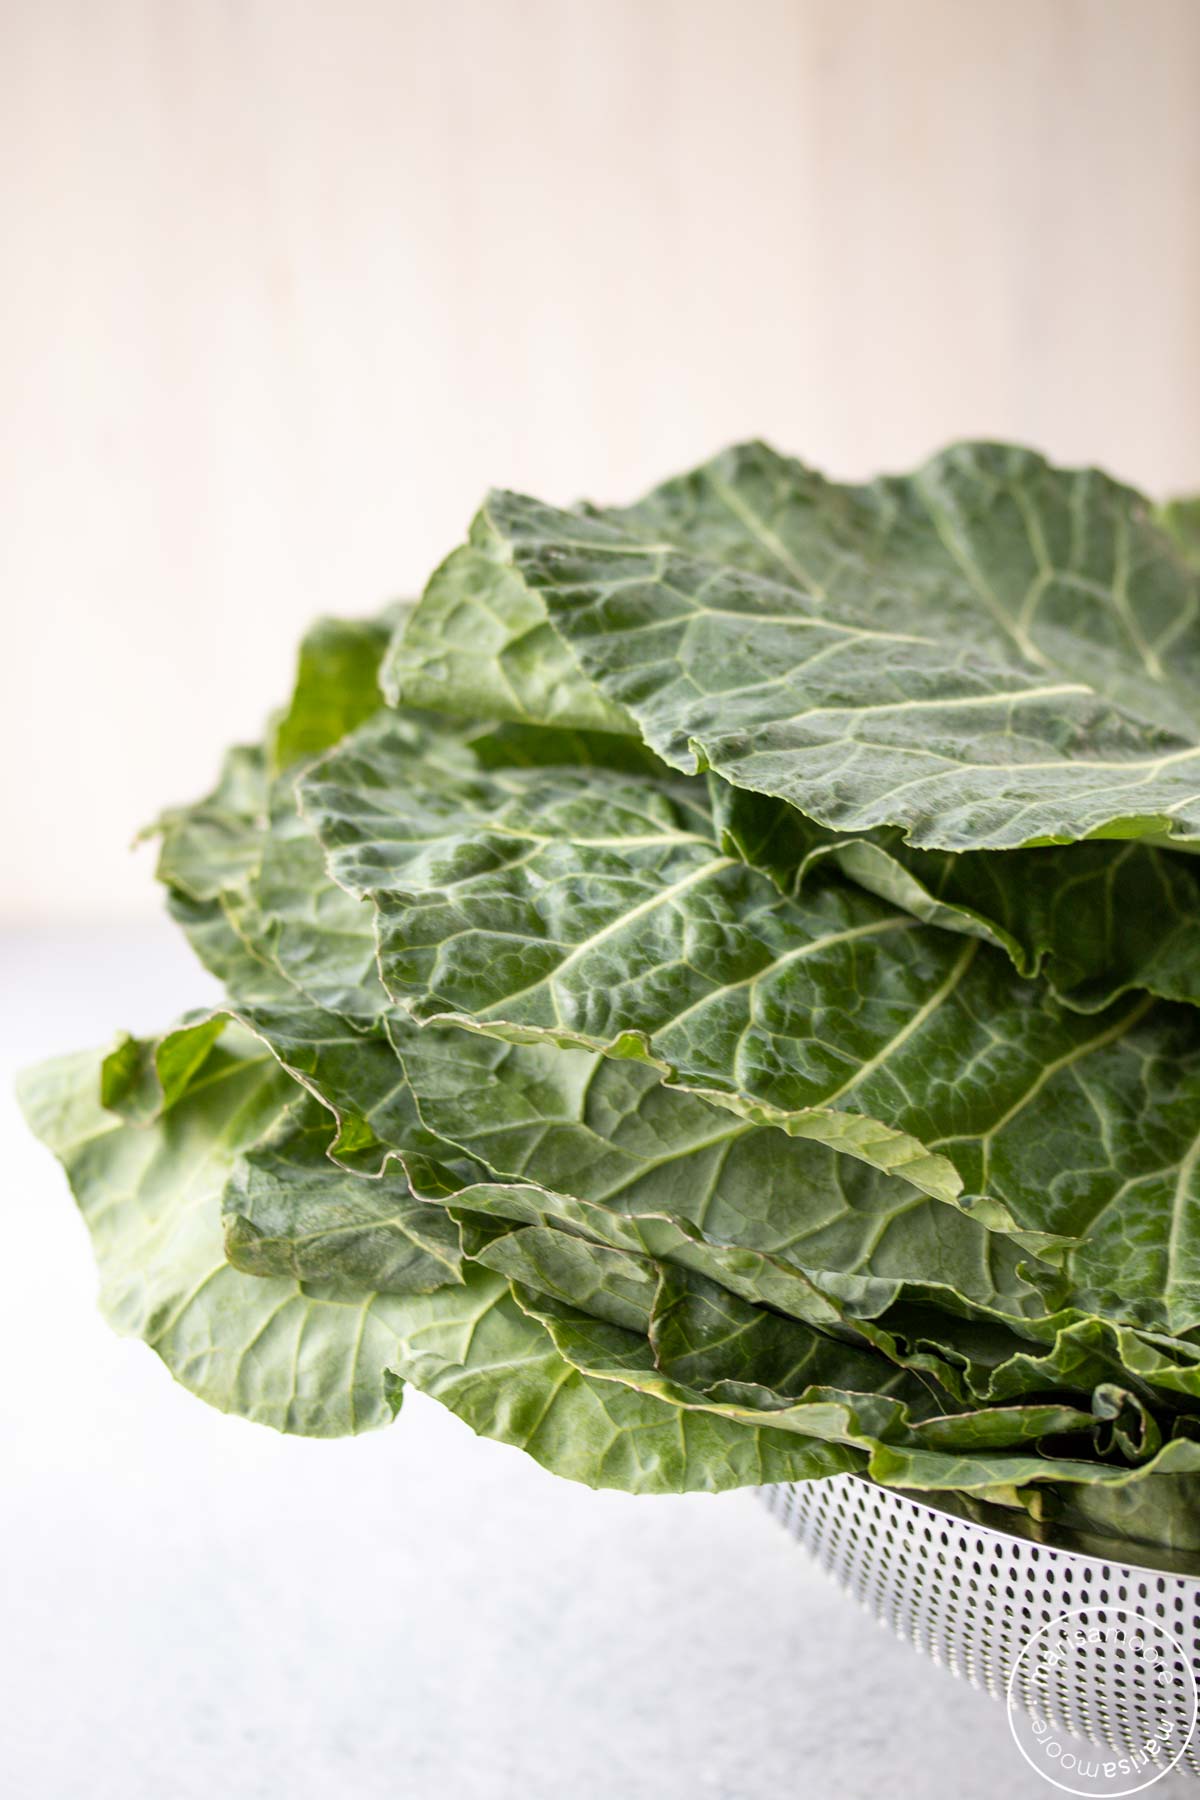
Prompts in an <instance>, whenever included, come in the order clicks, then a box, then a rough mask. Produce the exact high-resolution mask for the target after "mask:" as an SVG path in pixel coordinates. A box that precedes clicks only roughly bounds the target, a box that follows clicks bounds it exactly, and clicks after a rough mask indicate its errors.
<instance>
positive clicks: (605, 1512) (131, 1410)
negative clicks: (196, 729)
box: [0, 927, 1194, 1800]
mask: <svg viewBox="0 0 1200 1800" xmlns="http://www.w3.org/2000/svg"><path fill="white" fill-rule="evenodd" d="M0 982H2V983H3V991H4V994H5V998H6V1004H5V1009H4V1038H3V1044H2V1046H0V1049H2V1052H3V1065H4V1066H3V1092H2V1095H0V1107H2V1109H3V1125H2V1130H3V1139H4V1141H3V1152H2V1154H3V1170H4V1183H3V1186H4V1241H5V1246H6V1260H7V1263H8V1268H9V1271H10V1273H9V1278H8V1280H7V1282H6V1284H5V1304H4V1307H3V1309H2V1311H0V1352H2V1354H3V1360H4V1367H5V1370H6V1372H7V1379H6V1381H5V1382H4V1384H3V1390H2V1392H0V1431H2V1433H3V1442H4V1445H5V1452H6V1454H5V1461H6V1463H7V1465H8V1466H7V1468H6V1471H5V1476H4V1482H3V1487H2V1490H0V1618H2V1619H3V1627H4V1628H3V1632H2V1633H0V1695H2V1696H3V1712H4V1726H3V1730H2V1731H0V1792H4V1793H6V1794H12V1795H19V1796H21V1800H26V1797H29V1800H211V1797H213V1796H220V1800H259V1797H263V1800H265V1797H267V1796H271V1797H274V1796H276V1795H285V1794H286V1795H287V1796H288V1800H326V1797H327V1796H331V1795H334V1794H337V1795H339V1796H340V1795H346V1796H350V1797H352V1800H398V1797H400V1796H403V1800H510V1797H512V1800H517V1797H518V1796H520V1797H521V1800H540V1797H541V1796H547V1797H549V1796H551V1795H554V1796H558V1795H561V1794H564V1793H566V1794H569V1795H571V1796H572V1800H617V1797H620V1800H650V1797H651V1796H653V1797H654V1800H675V1797H676V1796H679V1797H680V1800H683V1797H685V1796H686V1797H688V1800H690V1797H692V1796H705V1797H707V1796H712V1797H714V1800H749V1797H750V1796H759V1795H772V1796H778V1797H780V1800H783V1797H785V1796H788V1795H792V1794H796V1795H799V1794H802V1793H803V1794H812V1795H814V1796H818V1797H819V1800H825V1797H827V1796H828V1797H831V1800H860V1797H861V1800H866V1797H867V1796H871V1797H872V1800H874V1797H875V1796H877V1795H879V1794H881V1793H884V1792H893V1791H896V1789H897V1788H900V1789H902V1791H903V1793H904V1794H905V1796H906V1800H950V1797H951V1796H953V1797H954V1800H999V1797H1000V1796H1005V1797H1007V1796H1025V1795H1038V1794H1041V1795H1046V1794H1051V1793H1053V1792H1054V1790H1053V1789H1052V1788H1049V1787H1048V1786H1046V1785H1045V1784H1044V1783H1042V1782H1041V1781H1039V1780H1038V1779H1037V1778H1036V1777H1035V1776H1034V1775H1032V1774H1031V1773H1030V1772H1029V1771H1028V1770H1027V1769H1026V1768H1025V1767H1024V1765H1023V1764H1022V1763H1021V1761H1020V1759H1019V1757H1018V1754H1017V1751H1016V1749H1015V1748H1014V1746H1013V1745H1012V1743H1011V1742H1010V1740H1009V1737H1008V1733H1007V1728H1006V1725H1005V1721H1004V1716H1003V1714H1002V1712H1001V1710H1000V1708H999V1707H998V1706H996V1705H994V1704H993V1703H992V1702H990V1701H988V1700H986V1699H984V1698H983V1697H982V1696H980V1695H977V1694H975V1693H973V1692H972V1691H971V1690H970V1689H968V1688H965V1687H960V1686H959V1685H958V1684H956V1683H954V1682H953V1681H951V1680H950V1678H949V1677H947V1676H946V1675H944V1674H943V1673H942V1672H941V1671H940V1670H937V1669H935V1668H932V1667H931V1666H929V1665H928V1664H926V1663H924V1662H922V1661H921V1660H920V1659H919V1658H918V1657H917V1656H916V1655H915V1654H914V1653H913V1652H912V1651H910V1650H908V1649H907V1648H906V1647H905V1646H903V1645H901V1644H899V1643H897V1642H895V1641H893V1640H892V1639H891V1638H890V1637H888V1636H886V1635H885V1634H884V1633H882V1632H881V1631H879V1630H878V1629H877V1628H876V1627H875V1626H874V1625H872V1624H871V1623H870V1622H869V1621H868V1620H867V1618H866V1617H865V1615H863V1614H862V1613H861V1612H859V1611H858V1609H857V1608H856V1607H855V1606H854V1605H853V1604H851V1603H850V1602H849V1601H847V1600H846V1599H845V1598H844V1597H843V1596H842V1595H841V1594H840V1593H838V1592H837V1591H836V1590H835V1589H834V1588H833V1587H831V1586H830V1585H829V1584H828V1583H827V1581H826V1579H825V1578H824V1577H823V1576H822V1575H820V1574H819V1573H818V1571H817V1570H816V1569H815V1567H814V1566H813V1565H811V1564H810V1563H809V1561H808V1560H807V1558H806V1556H805V1555H804V1553H803V1552H802V1551H800V1550H798V1549H797V1548H796V1547H795V1546H794V1545H793V1544H792V1543H791V1542H790V1540H789V1539H788V1538H787V1537H786V1536H785V1535H784V1533H783V1532H782V1531H781V1530H780V1528H779V1527H778V1525H776V1524H775V1522H774V1521H773V1520H771V1519H770V1518H768V1517H767V1516H766V1514H765V1513H764V1512H763V1511H762V1510H761V1509H760V1508H759V1507H758V1506H757V1505H756V1504H755V1503H754V1501H753V1500H752V1499H751V1498H750V1497H749V1496H748V1495H743V1494H732V1495H727V1496H724V1497H722V1498H719V1499H708V1498H706V1497H702V1496H695V1497H691V1498H687V1499H679V1500H635V1499H631V1498H629V1497H627V1496H624V1495H617V1494H592V1493H589V1492H588V1491H587V1490H585V1489H582V1488H576V1487H573V1486H571V1485H570V1484H568V1483H565V1482H558V1481H555V1480H553V1479H552V1478H551V1477H549V1476H548V1475H545V1474H544V1473H543V1472H542V1471H541V1470H540V1469H538V1468H536V1467H535V1466H534V1465H533V1464H532V1463H530V1462H529V1461H528V1460H527V1459H526V1458H525V1457H523V1456H520V1455H518V1454H517V1453H516V1452H514V1451H512V1450H510V1449H506V1448H504V1447H503V1446H500V1445H496V1444H492V1443H487V1442H483V1441H481V1440H477V1439H475V1438H473V1437H472V1436H471V1434H470V1432H469V1431H467V1430H466V1428H465V1427H464V1426H462V1425H461V1424H460V1423H459V1422H458V1421H457V1420H455V1419H453V1418H451V1417H450V1416H449V1415H448V1414H446V1413H444V1412H443V1411H442V1410H441V1408H439V1407H437V1406H434V1405H432V1404H431V1403H429V1402H426V1401H424V1400H422V1398H421V1397H420V1396H419V1395H417V1396H411V1397H410V1399H409V1401H408V1403H407V1404H406V1406H405V1410H404V1412H403V1414H402V1415H401V1418H400V1420H399V1421H398V1423H397V1424H396V1426H395V1427H394V1429H393V1430H391V1431H389V1432H384V1433H380V1434H378V1435H376V1436H374V1437H370V1438H364V1439H360V1440H357V1441H355V1442H343V1443H334V1444H310V1443H303V1442H300V1441H296V1440H289V1439H284V1438H279V1437H276V1436H274V1435H273V1434H271V1433H268V1432H265V1431H261V1430H259V1429H256V1428H255V1427H252V1426H249V1425H246V1424H244V1423H242V1422H240V1421H238V1420H233V1419H225V1418H222V1417H220V1416H219V1415H217V1414H215V1413H213V1412H210V1411H209V1410H208V1409H207V1408H205V1407H203V1406H201V1405H200V1404H199V1403H198V1402H197V1401H195V1400H193V1399H191V1398H190V1397H189V1396H188V1395H186V1394H185V1393H183V1392H182V1391H181V1390H178V1389H176V1388H175V1387H174V1386H173V1385H172V1383H171V1381H170V1378H169V1377H168V1376H167V1374H166V1372H165V1371H164V1370H163V1368H162V1367H161V1366H160V1365H159V1364H158V1362H157V1361H156V1360H155V1358H154V1357H153V1356H152V1355H151V1354H150V1353H149V1352H148V1351H147V1350H146V1349H145V1348H144V1347H143V1346H141V1345H139V1344H134V1343H125V1342H122V1341H119V1340H117V1339H115V1338H113V1337H111V1336H110V1334H109V1333H108V1331H107V1330H106V1328H105V1327H104V1326H103V1325H102V1324H101V1322H100V1320H99V1318H98V1317H97V1315H96V1312H95V1307H94V1292H95V1280H94V1275H93V1272H92V1267H91V1260H90V1254H89V1251H88V1247H87V1243H86V1239H85V1234H84V1232H83V1229H82V1227H81V1226H80V1225H79V1224H78V1222H77V1220H76V1219H75V1218H74V1216H73V1209H72V1208H71V1206H70V1203H69V1201H68V1198H67V1195H66V1191H65V1187H64V1184H63V1182H62V1180H61V1178H60V1176H59V1174H58V1171H57V1169H56V1168H55V1166H54V1165H53V1164H52V1163H51V1162H50V1160H49V1158H48V1157H47V1156H46V1155H45V1153H44V1152H42V1151H41V1150H40V1148H39V1147H38V1146H36V1145H35V1144H33V1143H32V1141H30V1140H28V1139H27V1138H26V1136H25V1134H24V1132H23V1129H22V1128H21V1126H20V1124H19V1122H18V1120H17V1118H16V1114H15V1108H14V1106H13V1103H12V1099H11V1074H12V1071H13V1069H15V1068H16V1067H17V1066H18V1065H19V1064H20V1063H21V1062H23V1061H27V1060H30V1059H31V1058H33V1057H36V1056H39V1055H42V1054H46V1053H49V1052H51V1051H53V1050H56V1049H64V1048H72V1047H76V1046H79V1045H83V1044H86V1043H89V1042H97V1041H103V1040H105V1039H106V1038H107V1037H108V1036H109V1035H110V1033H111V1031H112V1029H113V1028H114V1027H115V1026H117V1025H118V1024H125V1025H128V1026H131V1027H133V1028H135V1029H136V1028H142V1029H146V1028H151V1027H153V1026H154V1025H155V1024H158V1023H161V1022H164V1021H165V1020H166V1019H167V1018H169V1017H170V1016H171V1015H172V1014H173V1013H174V1012H175V1011H176V1010H179V1009H181V1008H182V1007H183V1006H185V1005H188V1004H192V1003H195V1002H198V1001H200V1000H202V999H203V998H204V996H205V993H206V991H207V990H206V986H205V983H204V980H203V978H202V977H201V976H199V975H198V974H196V973H194V971H193V969H192V966H191V963H190V958H189V956H188V953H187V952H186V950H185V949H184V948H183V947H182V946H181V945H176V943H175V941H174V939H173V938H172V937H171V935H170V934H169V933H168V931H167V929H166V928H165V927H163V928H161V929H158V930H146V929H143V930H141V931H140V932H137V933H133V932H129V931H119V930H118V931H113V930H110V931H107V932H97V933H93V934H90V935H87V934H83V933H78V934H74V935H72V934H69V933H61V932H60V933H58V934H56V935H54V936H53V937H51V936H38V935H36V934H27V935H24V936H10V937H8V938H7V939H5V940H3V945H2V953H0ZM1154 1791H1155V1793H1156V1794H1157V1795H1160V1796H1162V1797H1163V1800H1167V1796H1168V1795H1182V1794H1187V1793H1190V1792H1192V1791H1194V1790H1193V1789H1192V1787H1191V1784H1189V1783H1187V1782H1184V1781H1176V1780H1175V1779H1172V1780H1169V1781H1164V1782H1162V1783H1160V1784H1159V1785H1158V1786H1157V1787H1156V1789H1155V1790H1154Z"/></svg>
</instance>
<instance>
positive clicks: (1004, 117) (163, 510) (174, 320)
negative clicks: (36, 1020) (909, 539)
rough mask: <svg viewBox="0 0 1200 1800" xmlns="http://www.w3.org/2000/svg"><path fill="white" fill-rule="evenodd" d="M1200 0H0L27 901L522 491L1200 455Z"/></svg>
mask: <svg viewBox="0 0 1200 1800" xmlns="http://www.w3.org/2000/svg"><path fill="white" fill-rule="evenodd" d="M1198 94H1200V4H1196V0H740V3H739V4H734V3H733V0H587V3H577V0H490V3H485V0H480V3H473V4H472V3H465V0H436V3H434V4H412V3H407V0H390V3H387V4H384V3H379V4H375V5H369V4H365V3H362V0H339V3H336V4H335V3H334V0H326V3H324V4H316V3H307V0H76V3H71V0H0V184H2V189H3V192H2V200H0V206H2V212H0V218H2V225H3V243H4V249H5V253H4V259H3V275H2V278H0V394H2V396H3V398H2V402H0V484H2V486H0V492H2V495H3V507H2V510H3V524H2V526H0V581H2V584H3V585H2V589H0V592H2V594H3V608H4V632H3V640H2V643H3V654H2V656H0V684H2V685H0V771H2V773H0V785H2V787H3V808H4V819H3V824H2V829H3V843H4V848H5V855H4V859H3V863H4V876H3V908H4V911H5V913H6V915H7V917H8V918H9V919H10V920H18V921H20V920H36V919H41V918H45V917H48V916H50V917H53V916H59V917H71V916H74V917H76V918H84V917H101V916H112V915H118V916H120V915H136V914H137V913H139V912H145V911H149V910H150V909H151V908H153V907H155V906H156V905H157V900H156V897H155V893H154V890H153V887H152V884H151V881H150V875H149V868H148V864H147V859H146V858H145V857H144V856H143V857H142V858H132V857H130V856H129V855H128V854H127V851H126V845H127V844H128V841H129V839H130V837H131V835H132V833H133V832H134V830H135V829H136V828H137V826H138V825H140V824H141V823H142V822H144V821H145V820H146V819H147V818H148V817H149V816H151V815H152V814H153V813H154V812H155V811H156V810H157V809H158V807H159V806H160V804H162V803H164V802H168V801H173V800H179V799H185V798H190V797H192V796H193V795H194V794H195V793H196V792H197V791H199V789H200V788H201V787H202V786H203V785H205V784H207V782H208V781H209V779H210V777H211V775H212V773H213V771H214V768H215V765H216V761H217V756H218V753H219V751H220V749H221V747H222V746H223V745H224V743H225V742H226V741H227V740H229V739H231V738H233V737H235V736H239V735H250V734H253V733H255V731H256V730H257V727H258V724H259V722H260V720H261V716H262V714H263V712H264V710H265V709H266V708H267V706H269V705H270V704H271V703H272V701H273V700H275V699H276V698H278V697H279V696H280V695H281V694H282V691H283V689H284V687H285V685H286V683H287V680H288V675H289V671H290V664H291V656H292V649H293V642H294V639H295V638H296V635H297V633H298V632H299V630H300V629H301V627H302V626H303V624H304V623H305V621H306V620H307V619H308V618H309V617H310V616H311V615H312V614H314V613H316V612H319V611H322V610H328V611H341V612H350V613H353V612H362V611H367V610H369V609H371V608H372V607H374V606H375V605H376V604H377V603H379V602H381V601H382V600H384V599H385V598H386V597H388V596H390V595H393V594H396V593H401V592H412V591H414V590H415V589H416V588H417V587H418V586H419V584H420V583H421V582H422V580H423V578H424V577H425V576H426V575H427V573H428V572H429V569H430V567H431V566H432V564H433V563H434V562H435V561H436V560H437V559H439V558H440V556H441V555H442V554H443V553H444V552H445V551H446V550H447V549H448V548H449V547H450V546H451V545H452V543H453V541H454V540H455V538H456V537H457V536H458V535H459V534H460V533H461V532H462V531H463V529H464V527H465V526H466V524H467V521H468V519H469V517H470V514H471V512H472V510H473V507H474V505H475V504H476V502H477V501H478V499H479V498H480V497H481V495H482V493H483V491H484V489H485V488H486V487H487V486H488V485H489V484H491V483H499V484H506V485H510V486H517V487H525V488H530V489H533V490H534V491H536V492H538V493H540V494H542V495H544V496H545V497H546V498H549V499H553V500H557V501H563V502H567V501H570V500H572V499H575V498H577V497H578V496H579V495H580V494H583V493H586V494H588V495H590V496H592V497H594V498H596V499H618V498H622V497H628V496H632V495H633V494H635V493H636V492H637V491H638V490H639V489H640V488H642V487H643V486H644V485H646V484H648V483H650V482H651V481H653V480H654V479H656V478H657V477H660V476H664V475H667V474H669V473H672V472H673V471H675V470H677V469H678V468H680V467H681V466H685V465H687V464H688V463H689V462H693V461H696V460H699V459H700V458H701V457H703V456H704V455H706V454H708V453H710V452H712V451H714V450H716V449H717V448H718V447H719V446H720V445H722V444H723V443H724V442H726V441H727V440H729V439H733V438H736V437H738V436H749V435H761V436H766V437H769V438H771V439H772V440H774V441H775V442H776V443H777V444H778V445H780V446H781V447H783V448H786V449H789V450H792V451H794V452H795V453H797V454H799V455H801V456H802V457H804V458H806V459H808V460H811V461H814V462H817V463H819V464H821V465H823V466H824V467H826V468H828V469H829V470H832V471H834V472H836V473H839V474H842V475H851V476H857V475H866V474H869V473H872V472H874V471H876V470H878V469H880V468H884V467H889V466H891V467H899V466H903V465H905V464H907V463H910V462H912V461H913V460H915V459H917V458H920V457H922V456H924V455H926V454H927V453H928V452H930V451H931V450H933V449H935V448H936V447H938V446H939V445H940V444H942V443H943V442H944V441H945V440H947V439H949V438H953V437H955V436H959V435H965V434H980V435H993V436H1004V437H1015V438H1020V439H1024V440H1027V441H1029V442H1032V443H1034V444H1037V445H1039V446H1041V447H1043V448H1044V449H1045V450H1047V451H1049V452H1050V453H1051V454H1053V455H1054V456H1056V457H1059V458H1063V459H1067V460H1082V461H1096V462H1100V463H1102V464H1105V465H1107V466H1108V467H1110V468H1111V469H1113V470H1114V471H1116V472H1117V473H1119V474H1121V475H1123V476H1126V477H1128V478H1130V479H1132V480H1134V481H1136V482H1138V483H1140V484H1142V485H1144V486H1147V487H1149V488H1150V489H1152V490H1154V491H1155V492H1159V493H1161V492H1165V491H1169V490H1174V489H1179V488H1187V487H1189V486H1192V487H1200V105H1198V104H1197V95H1198Z"/></svg>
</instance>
